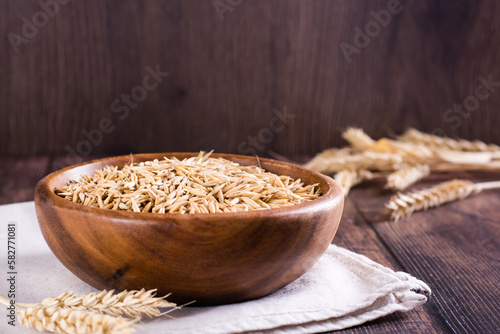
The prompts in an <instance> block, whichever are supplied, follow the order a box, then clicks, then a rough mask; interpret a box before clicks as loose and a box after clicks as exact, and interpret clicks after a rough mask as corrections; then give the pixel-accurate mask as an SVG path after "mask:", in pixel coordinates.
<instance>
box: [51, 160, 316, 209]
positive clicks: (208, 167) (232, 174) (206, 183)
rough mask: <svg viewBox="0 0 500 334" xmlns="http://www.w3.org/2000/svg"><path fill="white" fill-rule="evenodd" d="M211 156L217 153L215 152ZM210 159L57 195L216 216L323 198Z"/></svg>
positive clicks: (138, 171)
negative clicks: (216, 214) (221, 213)
mask: <svg viewBox="0 0 500 334" xmlns="http://www.w3.org/2000/svg"><path fill="white" fill-rule="evenodd" d="M210 153H211V152H210ZM210 153H208V154H205V155H204V154H203V152H200V154H199V155H198V156H197V157H192V158H188V159H184V160H178V159H176V158H171V159H167V158H164V159H163V160H161V161H159V160H156V159H155V160H153V161H146V162H141V163H131V164H127V165H125V166H124V167H123V168H122V169H119V168H118V167H114V166H107V167H104V168H103V169H100V170H97V171H96V172H95V174H94V176H92V177H90V176H88V175H83V176H82V177H81V179H80V180H78V181H71V182H69V183H68V184H67V185H66V186H64V187H62V188H60V189H55V193H56V194H57V195H59V196H61V197H63V198H65V199H67V200H70V201H73V202H74V203H79V204H84V205H88V206H92V207H100V208H104V209H111V210H122V211H135V212H156V213H167V212H168V213H174V212H175V213H215V212H236V211H248V210H254V209H255V210H257V209H271V208H278V207H284V206H290V205H295V204H299V203H302V202H305V201H309V200H313V199H315V198H317V197H319V196H320V190H319V188H318V185H317V184H313V185H304V184H303V183H302V182H301V180H300V179H298V180H293V179H292V178H290V177H288V176H284V175H281V176H278V175H276V174H273V173H270V172H266V171H265V170H264V169H262V168H260V167H257V166H241V165H239V164H238V163H235V162H232V161H229V160H226V159H222V158H210Z"/></svg>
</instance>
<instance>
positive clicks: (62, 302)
mask: <svg viewBox="0 0 500 334" xmlns="http://www.w3.org/2000/svg"><path fill="white" fill-rule="evenodd" d="M155 295H156V289H153V290H148V291H146V290H145V289H141V290H139V291H137V290H132V291H127V290H125V291H122V292H120V293H118V294H114V290H111V291H107V290H103V291H100V292H92V293H86V294H84V295H81V296H76V295H75V294H74V293H73V292H63V293H62V294H60V295H59V296H57V297H50V298H46V299H44V300H43V301H42V302H41V303H38V304H21V303H19V304H18V305H19V306H21V307H31V308H33V307H61V308H71V309H75V310H87V311H96V312H99V313H102V314H107V315H112V316H115V317H116V316H120V315H122V314H124V315H126V316H127V317H130V318H141V317H142V316H145V315H146V316H149V317H150V318H152V317H157V316H159V315H161V314H162V313H161V312H160V310H159V308H170V307H173V308H176V306H177V305H176V304H174V303H171V302H169V301H167V300H166V299H164V298H165V297H166V296H165V297H155Z"/></svg>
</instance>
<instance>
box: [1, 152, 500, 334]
mask: <svg viewBox="0 0 500 334" xmlns="http://www.w3.org/2000/svg"><path fill="white" fill-rule="evenodd" d="M55 161H61V159H60V158H51V157H48V156H42V157H31V158H5V157H0V184H1V190H0V204H7V203H15V202H21V201H30V200H33V189H34V186H35V184H36V182H37V181H38V180H39V179H40V178H42V177H43V176H44V175H46V174H48V173H49V172H51V171H52V167H51V166H52V164H53V163H54V162H55ZM451 177H460V178H469V179H472V180H474V181H492V180H500V173H465V172H464V173H456V174H454V175H432V176H430V177H428V178H427V179H425V180H424V181H423V182H422V183H421V184H419V185H418V186H417V188H419V187H423V186H429V185H431V184H433V183H436V182H439V181H443V180H447V179H449V178H451ZM390 196H391V193H390V192H387V191H385V190H383V180H380V179H378V180H377V179H376V180H372V181H370V182H367V183H366V184H364V185H362V186H360V187H357V188H355V189H353V190H352V191H351V193H350V194H349V197H348V198H347V200H346V204H345V211H344V215H343V218H342V222H341V224H340V227H339V230H338V232H337V235H336V237H335V240H334V243H335V244H337V245H339V246H342V247H345V248H348V249H350V250H353V251H355V252H357V253H360V254H363V255H366V256H368V257H369V258H371V259H373V260H375V261H377V262H379V263H381V264H383V265H386V266H388V267H391V268H393V269H395V270H402V271H406V272H408V273H410V274H412V275H413V276H415V277H417V278H420V279H422V280H423V281H425V282H427V283H428V284H429V285H430V287H431V288H432V290H433V294H432V296H431V298H430V300H429V301H428V302H427V303H426V304H425V305H424V306H423V307H418V308H416V309H414V310H412V311H410V312H408V313H395V314H392V315H389V316H387V317H384V318H381V319H378V320H376V321H372V322H369V323H366V324H364V325H361V326H358V327H355V328H351V329H348V330H345V331H343V333H401V332H411V333H500V315H499V314H500V292H499V291H500V286H499V283H500V260H499V258H500V191H495V190H492V191H485V192H483V193H481V194H478V195H474V196H472V197H470V198H468V199H466V200H464V201H461V202H455V203H451V204H448V205H446V206H443V207H441V208H438V209H434V210H431V211H428V212H425V213H417V214H414V215H413V216H412V217H410V218H407V219H404V220H401V221H400V222H398V223H391V222H388V221H387V216H386V215H385V212H384V205H383V204H384V203H385V201H387V200H388V199H389V197H390Z"/></svg>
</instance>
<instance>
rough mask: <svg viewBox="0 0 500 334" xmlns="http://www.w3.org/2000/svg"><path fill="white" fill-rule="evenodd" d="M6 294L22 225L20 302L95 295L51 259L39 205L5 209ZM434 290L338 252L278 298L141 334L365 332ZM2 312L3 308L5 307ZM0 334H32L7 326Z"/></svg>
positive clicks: (0, 214)
mask: <svg viewBox="0 0 500 334" xmlns="http://www.w3.org/2000/svg"><path fill="white" fill-rule="evenodd" d="M0 220H1V223H0V244H1V245H2V246H1V247H0V258H1V262H0V263H1V266H2V268H3V269H2V271H1V272H2V275H3V278H1V279H0V282H1V284H0V294H1V295H3V296H5V297H7V296H6V295H7V292H8V290H9V286H8V282H7V278H8V277H7V271H8V269H7V250H6V249H7V247H6V243H7V232H8V231H7V225H8V224H9V223H15V224H16V257H17V259H16V268H15V269H16V272H17V274H16V298H15V300H16V301H17V302H26V303H28V302H39V301H41V300H42V299H44V298H46V297H51V296H56V295H59V294H60V293H62V292H63V291H66V290H71V291H74V292H75V293H77V294H83V293H87V292H94V291H96V290H95V289H94V288H92V287H90V286H89V285H87V284H85V283H83V282H82V281H80V280H79V279H78V278H77V277H75V276H74V275H73V274H72V273H71V272H69V271H68V270H67V269H66V268H65V267H64V266H63V265H62V264H60V263H59V261H58V260H57V259H56V258H55V256H54V255H53V254H52V253H51V251H50V249H49V248H48V246H47V244H46V243H45V241H44V239H43V236H42V234H41V232H40V229H39V228H38V223H37V220H36V216H35V209H34V204H33V202H26V203H19V204H9V205H3V206H0ZM430 293H431V291H430V288H429V287H428V286H427V285H426V284H425V283H424V282H422V281H420V280H418V279H416V278H414V277H412V276H410V275H409V274H407V273H404V272H394V271H393V270H391V269H389V268H386V267H384V266H382V265H380V264H378V263H376V262H373V261H372V260H370V259H368V258H366V257H365V256H362V255H359V254H356V253H353V252H351V251H348V250H346V249H344V248H341V247H337V246H334V245H331V246H330V247H329V248H328V250H327V251H326V253H325V254H324V255H323V256H322V257H321V258H320V260H319V261H318V263H317V264H316V265H315V266H314V267H313V268H312V269H311V270H309V271H308V272H307V273H306V274H305V275H303V276H302V277H300V278H299V279H297V280H296V281H294V282H292V283H291V284H289V285H288V286H286V287H284V288H283V289H281V290H279V291H277V292H275V293H274V294H272V295H269V296H267V297H263V298H260V299H257V300H253V301H248V302H243V303H237V304H230V305H222V306H213V307H185V308H183V309H181V310H176V311H174V312H172V313H171V315H172V316H173V317H174V318H173V319H171V318H167V317H165V318H157V319H154V320H146V321H145V322H144V323H139V324H138V325H137V326H136V330H137V333H153V334H160V333H165V334H166V333H190V334H193V333H204V334H205V333H207V334H222V333H244V332H252V333H271V332H272V333H318V332H326V331H333V330H339V329H344V328H348V327H352V326H356V325H359V324H362V323H364V322H366V321H370V320H373V319H376V318H379V317H382V316H385V315H387V314H390V313H392V312H395V311H408V310H411V309H412V308H414V307H416V306H419V305H421V304H423V303H425V302H426V301H427V296H428V295H429V294H430ZM2 308H3V306H2ZM0 314H1V315H0V319H1V320H0V333H33V332H34V330H33V329H31V330H30V329H27V328H25V327H24V326H22V325H21V324H20V323H17V324H16V326H15V328H13V327H12V326H10V325H8V324H7V322H8V319H7V318H6V311H5V309H4V311H2V312H0Z"/></svg>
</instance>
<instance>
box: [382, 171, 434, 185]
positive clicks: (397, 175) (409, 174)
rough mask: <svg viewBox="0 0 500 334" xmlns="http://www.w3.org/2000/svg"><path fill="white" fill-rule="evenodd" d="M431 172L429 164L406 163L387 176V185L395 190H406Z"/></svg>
mask: <svg viewBox="0 0 500 334" xmlns="http://www.w3.org/2000/svg"><path fill="white" fill-rule="evenodd" d="M430 173H431V169H430V167H429V166H428V165H415V166H412V165H404V166H402V167H401V168H400V169H399V170H397V171H395V172H393V173H391V174H389V175H388V176H387V184H386V185H385V187H386V188H388V189H393V190H404V189H406V188H408V187H409V186H411V185H412V184H415V183H417V182H418V181H420V180H422V179H423V178H424V177H426V176H427V175H429V174H430Z"/></svg>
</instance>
